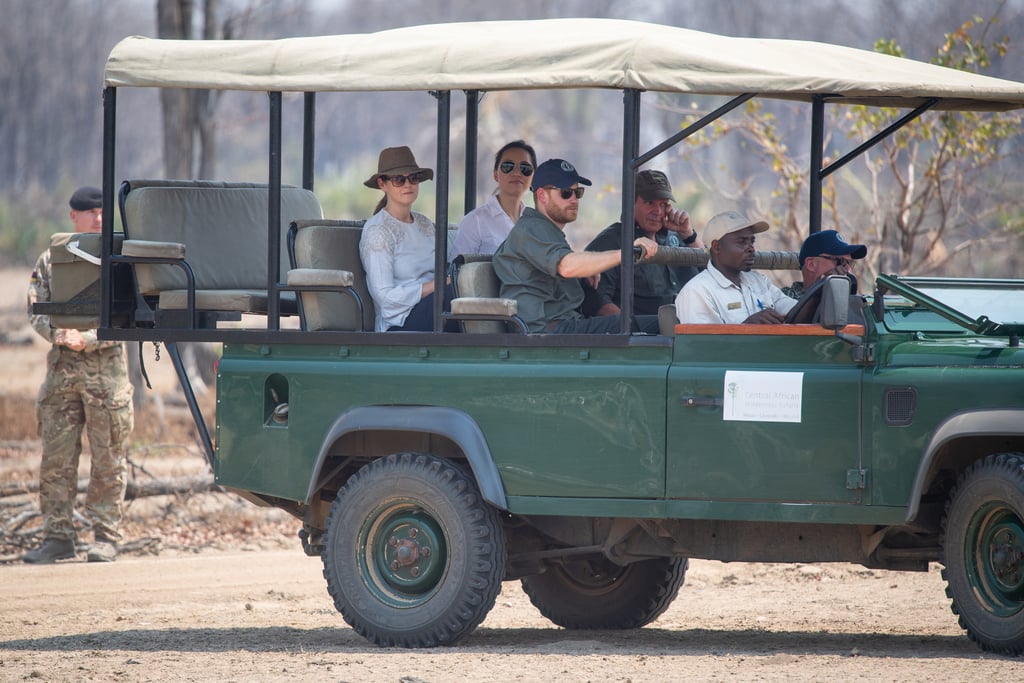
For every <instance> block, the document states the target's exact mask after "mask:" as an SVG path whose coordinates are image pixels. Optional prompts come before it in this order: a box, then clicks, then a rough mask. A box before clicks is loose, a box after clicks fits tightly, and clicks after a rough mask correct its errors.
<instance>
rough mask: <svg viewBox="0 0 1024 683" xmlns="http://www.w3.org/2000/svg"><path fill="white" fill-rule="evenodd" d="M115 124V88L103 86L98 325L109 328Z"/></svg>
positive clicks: (112, 281)
mask: <svg viewBox="0 0 1024 683" xmlns="http://www.w3.org/2000/svg"><path fill="white" fill-rule="evenodd" d="M116 126H117V88H112V87H109V86H108V87H106V88H104V89H103V178H102V182H103V235H102V236H101V237H100V243H101V246H100V257H101V258H102V261H101V262H100V327H101V328H107V327H110V301H111V299H112V298H113V290H114V278H113V277H112V276H111V273H112V272H113V271H112V269H111V265H110V258H109V256H110V254H112V253H113V252H114V192H115V188H114V182H115V181H114V152H115V150H116V148H115V135H114V133H115V131H116Z"/></svg>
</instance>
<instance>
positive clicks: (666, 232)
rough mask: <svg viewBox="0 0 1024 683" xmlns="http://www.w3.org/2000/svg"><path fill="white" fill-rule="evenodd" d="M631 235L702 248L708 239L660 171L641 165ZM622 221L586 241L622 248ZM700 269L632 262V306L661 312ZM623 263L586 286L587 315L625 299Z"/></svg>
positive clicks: (606, 311) (600, 247)
mask: <svg viewBox="0 0 1024 683" xmlns="http://www.w3.org/2000/svg"><path fill="white" fill-rule="evenodd" d="M634 189H635V193H636V196H635V199H634V200H633V222H634V226H633V238H634V239H635V238H639V237H647V238H648V239H651V240H654V241H655V242H657V244H658V246H660V247H693V248H695V249H703V248H704V243H703V242H702V241H701V239H700V236H699V235H698V234H697V230H696V228H695V227H693V226H692V225H690V216H689V214H687V212H686V211H683V210H681V209H675V208H673V207H672V204H671V203H670V202H674V201H675V200H676V198H675V196H673V194H672V184H671V183H669V181H668V176H666V175H665V174H664V173H663V172H662V171H656V170H651V169H647V170H643V171H640V172H639V173H637V174H636V176H635V178H634ZM621 235H622V223H621V222H617V223H613V224H612V225H610V226H608V227H607V228H605V229H604V230H602V231H601V232H600V233H598V235H597V237H595V238H594V239H593V240H592V241H591V242H590V244H588V245H587V251H608V250H612V249H619V248H620V246H619V245H620V240H621V239H622V237H621ZM698 272H699V270H698V269H697V268H695V267H694V266H670V265H666V264H660V263H638V264H636V265H634V266H633V312H634V313H636V314H638V315H657V314H658V308H660V307H661V306H662V305H663V304H671V303H672V301H673V300H675V297H676V294H678V293H679V290H680V289H682V287H683V285H685V284H686V283H687V282H689V281H690V279H691V278H693V277H694V276H695V275H696V274H697V273H698ZM621 280H622V267H621V266H615V267H614V268H611V269H609V270H606V271H605V272H604V273H602V274H601V279H600V280H599V281H598V283H597V287H596V288H595V289H592V290H585V293H586V295H587V298H586V300H585V302H584V307H583V312H584V314H586V315H614V314H616V313H619V312H620V307H621V304H622V282H621Z"/></svg>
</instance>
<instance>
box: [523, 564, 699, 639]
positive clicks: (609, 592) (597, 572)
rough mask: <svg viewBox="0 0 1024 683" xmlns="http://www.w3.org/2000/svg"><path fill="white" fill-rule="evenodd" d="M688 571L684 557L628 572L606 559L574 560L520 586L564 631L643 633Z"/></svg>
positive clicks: (634, 566)
mask: <svg viewBox="0 0 1024 683" xmlns="http://www.w3.org/2000/svg"><path fill="white" fill-rule="evenodd" d="M688 566H689V560H687V559H686V558H685V557H667V558H660V557H659V558H655V559H652V560H643V561H641V562H634V563H633V564H630V565H626V566H625V567H623V566H620V565H617V564H615V563H614V562H611V561H610V560H608V559H606V558H604V557H600V558H593V559H585V560H572V561H566V562H561V563H557V564H552V565H551V566H550V567H548V569H547V571H545V572H544V573H543V574H535V575H532V576H526V577H523V579H522V584H523V590H524V591H525V592H526V594H527V595H528V596H529V597H530V602H532V603H533V604H534V606H535V607H536V608H537V609H538V610H540V613H541V614H543V615H544V616H545V617H546V618H548V619H550V620H551V621H552V622H554V623H556V624H558V625H559V626H562V627H564V628H572V629H630V628H640V627H641V626H644V625H646V624H649V623H651V622H652V621H654V620H655V619H657V618H658V616H659V615H660V614H661V613H662V612H664V611H665V610H666V609H668V606H669V605H670V604H672V601H673V600H674V599H675V597H676V594H677V593H678V592H679V588H680V587H681V586H682V585H683V582H684V581H685V580H686V569H687V567H688Z"/></svg>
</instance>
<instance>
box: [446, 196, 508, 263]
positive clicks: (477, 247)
mask: <svg viewBox="0 0 1024 683" xmlns="http://www.w3.org/2000/svg"><path fill="white" fill-rule="evenodd" d="M523 207H524V204H523V203H522V202H519V215H522V213H523ZM513 225H514V221H513V220H512V218H511V216H509V215H508V214H507V213H505V209H503V208H501V204H500V203H499V202H498V195H496V194H492V195H491V197H490V198H489V199H488V200H487V201H486V202H484V203H483V204H481V205H480V206H478V207H476V208H475V209H473V210H472V211H470V212H469V213H467V214H466V215H465V216H464V217H463V218H462V222H461V223H459V229H458V230H456V231H455V239H453V240H452V243H451V244H450V245H449V246H448V260H449V261H451V260H453V259H454V258H455V257H456V256H458V255H459V254H493V253H494V252H495V251H497V249H498V246H499V245H500V244H501V243H502V242H504V241H505V238H506V237H508V234H509V233H510V232H511V231H512V226H513Z"/></svg>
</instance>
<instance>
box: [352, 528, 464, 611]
mask: <svg viewBox="0 0 1024 683" xmlns="http://www.w3.org/2000/svg"><path fill="white" fill-rule="evenodd" d="M368 540H369V541H370V543H369V546H370V547H371V548H373V549H374V550H373V553H374V565H375V567H376V573H377V575H378V576H379V577H380V579H381V581H382V583H383V584H385V585H386V586H387V587H389V588H390V589H391V590H392V591H396V592H397V593H399V594H400V595H401V596H406V597H410V596H411V597H419V598H423V597H425V596H427V595H429V594H430V593H431V592H432V591H433V590H434V589H435V588H436V587H437V584H438V582H439V579H440V577H441V576H442V574H443V572H444V563H445V557H446V552H445V543H444V536H443V534H442V531H441V528H440V526H439V525H438V524H437V521H436V520H434V519H433V518H432V517H430V516H429V515H427V514H426V513H424V512H423V511H422V510H420V509H410V508H404V509H400V510H395V511H392V513H391V514H390V515H387V516H385V518H384V519H382V520H381V524H380V525H379V526H378V528H377V530H376V532H375V533H374V537H373V538H371V539H368ZM396 597H398V596H396Z"/></svg>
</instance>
